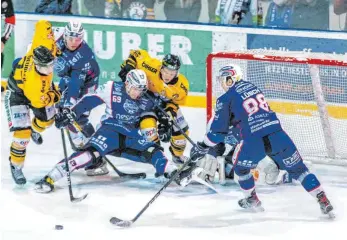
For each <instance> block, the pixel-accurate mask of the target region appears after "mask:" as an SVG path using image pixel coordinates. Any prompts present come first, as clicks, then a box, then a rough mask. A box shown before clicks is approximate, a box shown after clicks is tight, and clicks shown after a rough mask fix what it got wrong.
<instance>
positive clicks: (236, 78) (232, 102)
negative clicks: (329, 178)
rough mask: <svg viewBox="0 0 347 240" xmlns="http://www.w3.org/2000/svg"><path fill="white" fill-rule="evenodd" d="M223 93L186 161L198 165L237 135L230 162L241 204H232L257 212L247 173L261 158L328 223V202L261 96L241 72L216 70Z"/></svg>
mask: <svg viewBox="0 0 347 240" xmlns="http://www.w3.org/2000/svg"><path fill="white" fill-rule="evenodd" d="M218 80H219V81H220V83H221V85H222V88H223V90H224V91H225V93H224V94H223V95H222V96H220V97H219V98H218V99H217V102H216V113H215V117H214V118H213V121H212V123H211V127H210V130H209V131H208V132H207V134H206V135H205V137H204V139H203V141H202V142H198V143H197V145H196V146H194V147H193V148H192V149H191V153H190V157H191V158H192V160H195V161H196V160H198V159H200V158H202V157H203V156H205V154H206V153H207V152H208V151H209V149H210V148H211V147H214V146H216V145H217V144H218V143H220V142H224V140H225V136H226V134H227V133H228V131H229V127H230V126H233V127H236V128H239V129H240V136H241V141H240V143H239V144H237V146H236V148H235V151H234V153H233V156H232V162H233V167H234V171H235V172H234V173H235V175H237V176H238V178H239V179H238V182H239V185H240V187H241V190H242V191H243V193H244V195H245V198H243V199H241V200H239V201H238V204H239V205H240V207H242V208H246V209H253V210H256V211H263V210H264V209H263V207H262V205H261V202H260V200H259V198H258V196H257V194H256V191H255V184H254V177H253V175H252V174H251V172H250V171H251V169H254V168H256V167H257V165H258V163H259V162H260V161H261V160H262V159H264V157H265V156H266V155H268V156H269V157H270V158H272V159H273V160H274V162H275V163H276V164H277V165H278V166H279V168H280V169H281V170H286V171H287V172H288V174H289V176H290V177H291V178H293V179H295V180H297V181H299V182H300V183H301V185H302V186H303V188H304V189H305V190H306V191H307V192H308V193H309V194H311V195H312V196H313V197H314V198H315V199H316V200H317V201H318V203H319V206H320V209H321V211H322V213H323V214H327V215H329V216H330V217H333V216H334V215H333V213H332V210H333V206H332V205H331V203H330V201H329V200H328V198H327V196H326V194H325V192H324V191H323V188H322V187H321V184H320V182H319V181H318V179H317V177H316V176H315V175H314V174H313V173H311V172H310V171H309V169H308V168H307V167H306V165H305V164H304V162H303V160H302V158H301V156H300V154H299V152H298V150H297V148H296V146H295V144H294V143H293V141H292V140H291V139H290V137H289V136H288V135H287V134H286V133H285V131H284V130H283V129H282V127H281V124H280V121H279V119H278V118H277V116H276V113H275V112H273V111H272V110H271V109H270V107H269V105H268V103H267V102H266V100H265V98H264V94H263V93H262V91H261V90H260V89H259V88H258V87H257V86H255V85H254V84H253V83H251V82H247V81H245V80H243V78H242V71H241V68H240V67H239V66H237V65H227V66H225V67H223V68H221V69H220V70H219V77H218Z"/></svg>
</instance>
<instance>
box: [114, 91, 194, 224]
mask: <svg viewBox="0 0 347 240" xmlns="http://www.w3.org/2000/svg"><path fill="white" fill-rule="evenodd" d="M145 95H146V96H147V97H148V98H149V99H150V100H151V101H152V102H153V103H154V104H155V105H156V107H158V109H159V110H160V111H161V112H163V114H164V115H165V116H166V117H168V118H170V116H169V114H167V113H166V112H165V111H164V109H163V108H161V107H160V106H159V105H158V104H156V102H155V100H154V99H153V98H152V97H151V96H149V94H148V93H145ZM171 120H172V123H173V125H175V126H176V127H177V128H178V129H179V130H180V132H181V133H182V135H183V136H184V137H185V138H186V139H187V140H188V141H189V142H190V143H191V144H192V145H193V146H196V144H195V143H194V141H193V140H192V139H191V138H190V137H189V136H188V135H187V134H186V133H185V132H184V131H183V130H182V129H181V128H180V126H179V125H178V124H177V122H176V120H175V119H171ZM191 161H192V159H191V158H189V159H188V160H187V161H186V162H185V163H184V164H183V165H182V166H181V168H180V169H178V170H177V171H176V172H175V174H174V175H173V176H171V177H170V179H169V181H167V182H166V183H165V184H164V186H162V188H160V190H159V191H158V192H157V193H156V194H155V195H154V196H153V197H152V199H151V200H149V202H148V203H147V204H146V205H145V206H144V207H143V208H142V209H141V211H140V212H139V213H138V214H137V215H136V216H135V217H134V218H133V219H132V220H121V219H119V218H117V217H111V219H110V222H111V223H112V224H113V225H116V226H118V227H130V226H131V225H132V224H133V223H134V222H136V220H137V219H139V217H141V215H142V214H143V213H144V212H145V211H146V210H147V208H148V207H149V206H150V205H151V204H152V203H153V202H154V201H155V200H156V199H157V198H158V197H159V196H160V194H161V193H162V192H163V191H164V190H165V189H166V188H167V187H168V186H169V185H170V183H171V182H172V181H173V180H175V179H176V178H177V177H178V176H179V174H180V173H181V172H182V171H183V170H184V169H185V168H186V167H187V166H188V164H189V163H190V162H191Z"/></svg>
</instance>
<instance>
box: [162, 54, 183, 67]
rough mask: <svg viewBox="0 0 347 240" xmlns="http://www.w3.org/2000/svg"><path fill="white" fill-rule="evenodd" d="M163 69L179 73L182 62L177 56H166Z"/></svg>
mask: <svg viewBox="0 0 347 240" xmlns="http://www.w3.org/2000/svg"><path fill="white" fill-rule="evenodd" d="M162 67H166V68H168V69H170V70H176V71H178V70H179V69H180V67H181V61H180V59H179V58H178V56H177V55H174V54H171V53H169V54H166V55H165V56H164V58H163V61H162Z"/></svg>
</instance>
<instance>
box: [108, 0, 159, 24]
mask: <svg viewBox="0 0 347 240" xmlns="http://www.w3.org/2000/svg"><path fill="white" fill-rule="evenodd" d="M105 4H106V5H105V16H106V17H123V18H130V19H150V20H154V19H155V15H154V4H155V0H137V1H136V0H135V1H133V0H106V3H105Z"/></svg>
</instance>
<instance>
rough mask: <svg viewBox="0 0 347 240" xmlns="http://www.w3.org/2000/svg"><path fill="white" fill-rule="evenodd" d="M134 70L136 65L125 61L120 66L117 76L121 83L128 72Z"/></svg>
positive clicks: (130, 61)
mask: <svg viewBox="0 0 347 240" xmlns="http://www.w3.org/2000/svg"><path fill="white" fill-rule="evenodd" d="M135 68H136V63H135V62H134V61H132V60H125V62H124V63H123V64H122V65H121V67H120V71H119V73H118V76H119V77H120V79H122V81H123V82H125V80H126V76H127V74H128V72H130V71H131V70H133V69H135Z"/></svg>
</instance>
